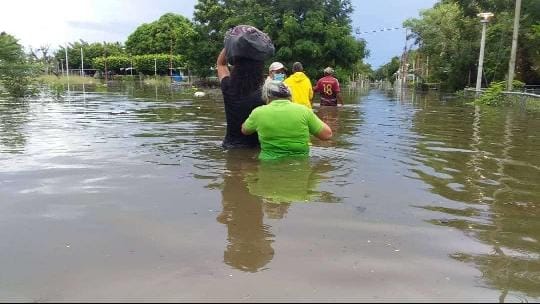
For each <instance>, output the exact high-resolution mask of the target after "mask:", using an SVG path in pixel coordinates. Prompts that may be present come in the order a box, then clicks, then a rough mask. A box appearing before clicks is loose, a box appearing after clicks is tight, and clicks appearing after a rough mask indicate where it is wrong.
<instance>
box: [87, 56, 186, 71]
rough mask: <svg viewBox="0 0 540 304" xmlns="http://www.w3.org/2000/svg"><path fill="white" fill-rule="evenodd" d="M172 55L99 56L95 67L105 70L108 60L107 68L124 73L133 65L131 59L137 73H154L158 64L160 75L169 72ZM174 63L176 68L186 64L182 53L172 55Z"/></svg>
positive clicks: (94, 64)
mask: <svg viewBox="0 0 540 304" xmlns="http://www.w3.org/2000/svg"><path fill="white" fill-rule="evenodd" d="M170 59H171V56H170V55H167V54H155V55H137V56H133V57H129V56H109V57H107V58H104V57H98V58H95V59H94V61H93V67H94V69H97V70H99V71H105V61H107V70H108V71H112V72H114V73H116V74H124V73H125V72H124V71H123V70H122V69H124V68H129V67H131V60H133V68H134V69H135V71H136V72H137V73H143V74H145V75H154V72H155V70H154V68H155V67H154V65H157V73H158V74H159V75H168V74H169V62H170ZM172 65H173V67H174V68H177V67H182V66H185V60H184V57H182V56H180V55H173V56H172Z"/></svg>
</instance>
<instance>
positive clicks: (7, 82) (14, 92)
mask: <svg viewBox="0 0 540 304" xmlns="http://www.w3.org/2000/svg"><path fill="white" fill-rule="evenodd" d="M35 74H36V66H35V65H33V64H32V63H31V62H29V60H28V59H27V57H26V55H25V54H24V51H23V48H22V47H21V46H20V45H19V43H18V42H17V39H16V38H15V37H13V36H11V35H9V34H7V33H5V32H2V33H0V83H1V84H2V86H3V87H4V89H5V90H6V91H7V92H8V93H9V94H10V95H11V96H13V97H24V96H27V95H30V94H32V93H33V87H32V85H33V84H34V77H35Z"/></svg>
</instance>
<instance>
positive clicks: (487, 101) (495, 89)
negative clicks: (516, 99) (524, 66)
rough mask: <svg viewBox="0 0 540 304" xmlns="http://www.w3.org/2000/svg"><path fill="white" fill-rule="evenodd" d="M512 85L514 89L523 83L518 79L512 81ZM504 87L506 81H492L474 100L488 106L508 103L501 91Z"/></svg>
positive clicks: (520, 86)
mask: <svg viewBox="0 0 540 304" xmlns="http://www.w3.org/2000/svg"><path fill="white" fill-rule="evenodd" d="M513 86H514V88H516V89H519V88H523V87H524V86H525V84H524V83H523V82H521V81H519V80H514V81H513ZM505 89H506V81H500V82H493V83H491V85H490V86H489V87H488V88H487V89H486V90H485V91H484V92H483V93H482V96H480V97H479V98H477V99H476V100H475V102H476V103H478V104H483V105H488V106H501V105H504V104H508V103H510V101H509V100H508V99H507V98H506V96H505V95H504V94H503V92H504V91H505Z"/></svg>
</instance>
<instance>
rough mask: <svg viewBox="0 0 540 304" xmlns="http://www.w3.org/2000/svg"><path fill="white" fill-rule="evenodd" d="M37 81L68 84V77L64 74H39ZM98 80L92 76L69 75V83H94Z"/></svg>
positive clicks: (56, 84) (53, 84) (55, 84)
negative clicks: (58, 75) (59, 75)
mask: <svg viewBox="0 0 540 304" xmlns="http://www.w3.org/2000/svg"><path fill="white" fill-rule="evenodd" d="M38 81H39V82H40V83H43V84H49V85H52V86H58V85H65V84H68V78H67V77H65V76H61V77H56V76H54V75H42V76H39V78H38ZM98 82H99V81H97V80H95V79H94V78H92V77H81V76H69V84H96V83H98Z"/></svg>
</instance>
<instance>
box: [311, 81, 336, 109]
mask: <svg viewBox="0 0 540 304" xmlns="http://www.w3.org/2000/svg"><path fill="white" fill-rule="evenodd" d="M315 91H316V92H318V93H319V94H321V106H337V102H338V100H337V96H338V94H339V92H340V91H341V88H340V86H339V81H338V80H337V79H336V78H334V77H332V76H331V75H327V76H325V77H323V78H321V79H319V81H318V82H317V86H316V87H315Z"/></svg>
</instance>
